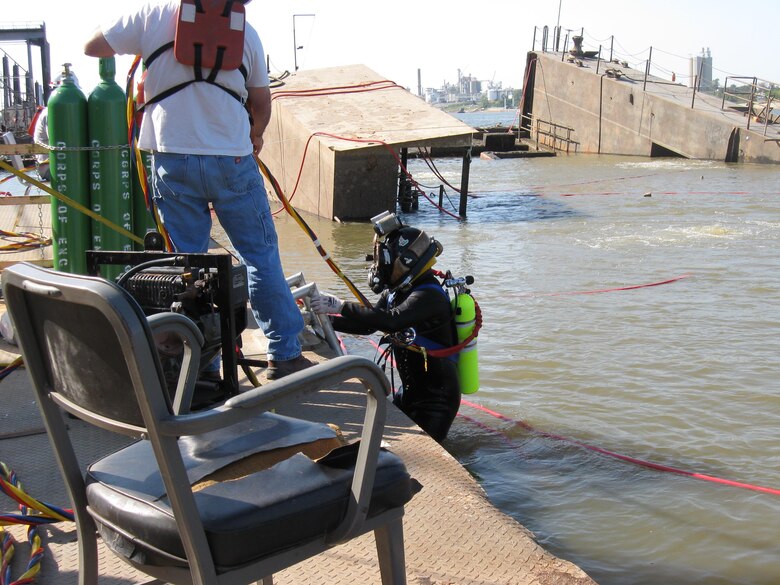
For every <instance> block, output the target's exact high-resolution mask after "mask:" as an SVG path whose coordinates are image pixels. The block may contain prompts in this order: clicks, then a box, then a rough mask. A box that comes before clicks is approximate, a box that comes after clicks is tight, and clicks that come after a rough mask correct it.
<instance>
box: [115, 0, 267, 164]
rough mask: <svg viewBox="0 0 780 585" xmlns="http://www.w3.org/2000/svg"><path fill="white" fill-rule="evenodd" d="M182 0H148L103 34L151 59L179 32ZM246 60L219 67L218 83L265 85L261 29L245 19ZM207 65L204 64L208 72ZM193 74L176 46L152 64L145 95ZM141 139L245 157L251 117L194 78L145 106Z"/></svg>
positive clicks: (159, 147) (143, 144) (165, 148)
mask: <svg viewBox="0 0 780 585" xmlns="http://www.w3.org/2000/svg"><path fill="white" fill-rule="evenodd" d="M179 4H180V1H179V0H165V1H162V2H159V3H150V4H147V5H145V6H144V7H142V8H140V9H139V10H138V11H137V12H134V13H132V14H127V15H125V16H122V17H121V18H119V19H118V20H116V21H115V22H112V23H109V24H107V25H105V26H104V27H103V28H102V29H101V30H102V33H103V36H104V37H105V38H106V41H108V44H109V45H111V48H112V49H114V51H116V52H117V53H118V54H120V55H141V56H142V57H143V58H144V59H148V58H149V57H150V56H151V55H152V53H154V52H155V51H156V50H157V49H159V48H160V47H162V46H163V45H165V44H166V43H169V42H171V41H172V40H173V39H174V36H175V34H176V21H177V19H178V10H179ZM243 65H244V67H245V68H246V70H247V78H246V80H244V76H243V75H242V73H241V72H240V71H239V70H233V71H220V72H219V75H217V79H216V82H217V83H219V84H220V85H223V86H225V87H227V88H229V89H231V90H232V91H234V92H236V93H237V94H238V95H240V96H241V97H242V98H243V99H244V100H246V97H247V95H248V92H247V89H246V88H247V87H267V86H268V84H269V80H268V71H267V70H266V65H265V52H264V51H263V44H262V42H261V41H260V37H259V36H258V34H257V31H256V30H255V29H254V28H252V26H250V25H249V23H247V25H246V32H245V39H244V58H243ZM209 73H210V70H209V69H205V68H204V69H203V77H204V78H205V77H208V75H209ZM193 78H194V72H193V68H192V67H191V66H189V65H182V64H181V63H179V62H178V61H176V58H175V57H174V54H173V49H169V50H167V51H165V52H163V53H161V54H160V55H159V56H158V57H157V58H156V59H155V60H154V62H153V63H152V64H151V65H150V67H149V70H148V72H147V76H146V81H145V83H144V85H145V87H144V95H145V96H146V98H147V99H150V98H152V97H154V96H156V95H159V94H160V93H162V92H163V91H165V90H166V89H169V88H171V87H173V86H175V85H178V84H180V83H184V82H185V81H188V80H191V79H193ZM138 144H139V146H140V148H141V149H143V150H150V151H159V152H171V153H180V154H208V155H225V156H246V155H248V154H251V153H252V150H253V148H252V140H251V138H250V136H249V116H248V114H247V112H246V109H245V108H244V106H243V105H242V104H241V103H240V102H239V101H238V100H237V99H236V98H235V97H233V96H232V95H230V94H229V93H227V92H226V91H224V90H223V89H221V88H219V87H215V86H213V85H211V84H209V83H205V82H196V83H193V84H191V85H189V86H187V87H186V88H184V89H183V90H181V91H178V92H176V93H175V94H173V95H171V96H168V97H167V98H165V99H163V100H162V101H160V102H158V103H155V104H152V105H150V106H148V107H147V108H146V109H145V110H144V119H143V123H142V124H141V132H140V136H139V140H138Z"/></svg>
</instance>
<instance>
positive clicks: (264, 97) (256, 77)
mask: <svg viewBox="0 0 780 585" xmlns="http://www.w3.org/2000/svg"><path fill="white" fill-rule="evenodd" d="M246 3H248V0H247V1H245V2H221V3H219V2H216V0H195V1H194V3H193V2H192V1H190V0H187V1H184V0H182V1H180V0H160V1H157V2H154V1H152V2H149V3H148V4H146V5H144V6H143V7H141V8H139V9H138V10H136V11H135V12H132V13H128V14H125V15H123V16H121V17H119V18H118V19H117V20H115V21H113V22H110V23H108V24H106V25H104V26H103V27H102V28H100V29H98V30H97V31H95V33H94V34H93V36H92V38H91V39H89V41H88V42H87V43H86V45H85V47H84V52H85V53H86V54H87V55H89V56H91V57H110V56H113V55H115V54H120V55H141V56H142V57H143V59H144V63H145V65H146V67H147V70H146V79H145V88H144V94H145V102H146V108H145V111H144V117H143V123H142V124H141V131H140V138H139V146H140V148H141V149H143V150H147V151H150V152H151V153H152V161H153V175H152V189H153V193H154V201H155V204H156V205H157V208H158V210H159V212H160V216H161V218H162V221H163V224H164V226H165V229H166V230H167V231H168V234H169V236H170V238H171V240H172V242H173V245H174V247H175V249H176V251H178V252H190V253H193V252H194V253H203V252H207V251H208V244H209V236H210V233H211V214H210V211H209V203H211V204H212V206H213V207H214V210H215V212H216V214H217V217H218V219H219V222H220V224H221V225H222V227H223V228H224V229H225V232H226V233H227V235H228V237H229V238H230V241H231V243H232V245H233V247H234V248H235V249H236V251H237V252H238V254H239V255H240V257H241V260H242V261H243V262H244V263H245V264H246V266H247V271H248V274H249V298H250V303H251V305H252V310H253V313H254V316H255V319H256V320H257V322H258V323H259V325H260V327H261V328H262V330H263V332H264V333H265V335H266V337H267V338H268V371H267V375H268V379H270V380H275V379H278V378H281V377H283V376H286V375H287V374H290V373H292V372H295V371H298V370H301V369H304V368H306V367H309V366H310V365H312V362H310V361H309V360H308V359H306V358H305V357H303V356H302V355H301V345H300V342H299V341H298V333H299V332H300V331H301V330H302V329H303V318H302V316H301V313H300V310H299V309H298V307H297V305H296V303H295V300H294V299H293V297H292V293H291V292H290V289H289V286H288V285H287V283H286V281H285V276H284V272H283V270H282V264H281V259H280V257H279V248H278V240H277V235H276V229H275V227H274V223H273V217H272V215H271V211H270V208H269V204H268V198H267V195H266V191H265V187H264V183H263V178H262V175H261V174H260V171H259V169H258V167H257V164H256V162H255V160H254V157H253V156H252V153H253V152H254V153H259V152H260V150H261V149H262V147H263V132H264V130H265V128H266V126H267V125H268V122H269V120H270V118H271V91H270V89H269V79H268V72H267V70H266V64H265V53H264V51H263V45H262V43H261V41H260V37H259V36H258V34H257V31H255V29H254V28H253V27H252V26H250V25H249V24H248V23H246V24H245V23H244V20H243V14H244V11H243V6H241V4H246ZM217 4H219V5H220V6H219V10H217V11H216V12H215V8H216V5H217ZM234 4H237V5H239V6H238V8H239V9H240V10H238V11H237V10H235V8H234V6H233V5H234ZM223 6H224V11H225V14H228V15H229V16H230V18H222V19H221V20H219V18H218V17H219V14H220V12H222V10H223ZM180 7H181V10H182V18H181V19H180V17H179V10H180ZM204 7H205V8H206V12H209V10H210V11H211V12H210V16H213V15H214V14H216V15H217V16H216V17H214V18H213V21H209V22H208V23H207V24H208V25H207V26H206V27H204V26H203V24H204V21H203V20H200V21H198V20H196V19H198V18H202V17H203V9H204ZM231 10H232V12H231ZM190 19H191V20H192V23H194V24H196V25H197V24H199V25H200V29H197V28H196V29H192V28H190V29H184V30H188V31H189V32H188V33H187V36H186V42H185V41H183V40H181V39H179V38H177V35H180V36H181V37H182V38H184V37H185V35H184V34H182V33H181V32H179V30H177V27H179V26H180V24H181V22H180V21H186V22H184V24H185V25H187V24H188V23H189V21H190ZM223 21H224V22H227V23H228V24H227V26H226V27H225V26H224V25H222V26H223V28H224V29H225V30H224V31H222V32H224V34H226V35H227V37H226V38H228V42H227V44H228V45H229V44H230V42H233V43H234V45H235V38H236V37H235V35H234V32H235V30H236V27H235V25H236V23H238V24H239V25H244V24H245V29H244V32H243V41H241V38H240V37H239V41H238V42H239V43H241V42H243V48H242V47H241V46H240V45H239V46H238V47H237V49H236V47H235V46H233V47H232V50H233V54H234V55H235V52H236V50H237V51H238V59H239V60H240V63H241V65H240V67H239V68H233V69H229V68H228V67H223V68H220V64H221V63H223V57H222V56H220V54H221V53H220V51H217V56H216V60H215V59H214V55H213V54H212V55H209V54H208V53H205V54H204V53H203V52H202V47H203V46H206V47H207V48H208V47H209V46H213V42H212V41H211V40H206V41H205V42H201V39H199V38H197V37H198V35H199V34H206V36H208V35H211V34H212V33H213V32H214V31H215V30H217V29H219V26H220V23H223ZM204 28H205V29H206V33H203V32H198V30H200V31H203V30H204ZM193 30H195V32H194V33H193V32H192V31H193ZM222 32H218V34H222ZM231 35H232V36H231ZM174 39H176V40H177V46H176V48H175V49H174V47H173V43H174ZM230 39H233V40H232V41H231V40H230ZM210 43H211V45H210ZM179 44H181V48H182V49H183V50H184V51H185V53H186V52H187V51H188V50H189V51H190V52H194V54H195V65H194V66H193V64H192V63H190V64H185V62H186V60H187V59H186V58H182V56H181V55H180V49H179ZM228 50H231V47H230V46H228ZM242 55H243V56H242ZM229 56H230V53H228V57H229ZM180 61H182V62H180ZM210 62H214V65H213V67H212V68H211V69H209V68H207V65H208V64H209V63H210ZM250 114H251V116H250Z"/></svg>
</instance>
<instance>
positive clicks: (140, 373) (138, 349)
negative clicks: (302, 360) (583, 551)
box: [2, 264, 420, 585]
mask: <svg viewBox="0 0 780 585" xmlns="http://www.w3.org/2000/svg"><path fill="white" fill-rule="evenodd" d="M2 281H3V282H2V284H3V294H4V295H5V300H6V304H7V307H8V311H9V313H10V314H11V317H12V319H13V322H14V325H15V327H16V335H17V338H18V341H19V345H20V347H21V349H22V353H23V355H24V361H25V364H26V366H27V369H28V371H29V373H30V376H31V378H32V382H33V387H34V390H35V393H36V398H37V401H38V404H39V406H40V410H41V413H42V415H43V418H44V422H45V425H46V429H47V432H48V434H49V437H50V440H51V445H52V448H53V450H54V453H55V456H56V458H57V461H58V464H59V466H60V470H61V472H62V475H63V477H64V479H65V483H66V486H67V489H68V492H69V495H70V498H71V501H72V504H73V511H74V514H75V517H76V523H77V530H78V539H79V554H80V571H79V583H80V584H82V585H86V584H94V583H97V578H98V574H97V572H98V569H97V538H96V532H97V533H99V534H100V536H101V537H102V539H103V542H104V543H105V544H106V545H107V546H108V548H109V549H111V550H112V551H113V552H114V553H116V554H117V555H119V556H120V557H121V558H122V559H123V560H125V561H127V562H128V563H129V564H131V565H132V566H134V567H135V568H137V569H138V570H140V571H142V572H144V573H146V574H147V575H149V576H151V577H152V578H154V579H157V580H160V581H163V582H167V583H175V584H178V583H195V584H198V585H215V584H229V583H230V584H233V583H235V584H238V583H251V582H262V583H263V584H270V583H272V582H273V579H272V574H273V573H275V572H278V571H280V570H281V569H283V568H285V567H288V566H291V565H293V564H295V563H298V562H300V561H302V560H304V559H306V558H309V557H312V556H314V555H316V554H318V553H320V552H322V551H325V550H327V549H329V548H331V547H333V546H335V545H337V544H339V543H342V542H345V541H347V540H349V539H351V538H353V537H355V536H358V535H360V534H363V533H365V532H368V531H373V532H374V535H375V539H376V546H377V552H378V557H379V567H380V572H381V576H382V583H383V584H385V585H389V584H403V583H405V582H406V576H405V566H404V549H403V529H402V522H401V521H402V516H403V512H404V505H405V504H406V503H407V502H408V501H409V500H410V499H411V498H412V496H413V495H414V493H416V492H417V491H418V490H419V487H420V486H419V484H418V483H417V482H416V481H415V480H414V479H412V478H410V477H409V474H408V473H407V471H406V468H405V467H404V465H403V462H402V461H401V460H400V459H399V458H398V457H396V456H395V455H393V454H391V453H389V452H387V451H385V450H383V449H380V441H381V438H382V433H383V427H384V418H385V407H386V403H387V400H386V398H385V395H386V392H387V390H388V382H387V378H386V377H385V376H384V374H383V373H382V371H381V370H380V369H379V368H378V367H377V366H376V365H375V364H374V363H373V362H371V361H370V360H367V359H364V358H360V357H355V356H345V357H339V358H335V359H333V360H330V361H328V362H325V363H324V364H320V365H317V366H315V367H312V368H309V369H307V370H305V371H302V372H297V373H295V374H292V375H290V376H288V377H286V378H284V379H282V380H279V381H276V382H274V383H271V384H268V385H266V386H263V387H260V388H255V389H252V390H249V391H247V392H246V393H243V394H240V395H238V396H235V397H233V398H231V399H229V400H228V401H227V402H225V403H224V404H223V405H220V406H217V407H214V408H212V409H208V410H203V411H198V412H194V413H190V412H188V398H187V396H188V395H189V396H191V390H192V388H191V386H192V385H193V384H194V383H195V379H196V377H197V375H196V373H197V372H196V370H197V364H198V361H199V355H198V354H199V349H198V343H199V338H198V335H199V333H198V330H197V327H195V325H194V324H193V323H192V322H191V321H189V320H188V319H187V318H186V317H183V316H181V315H175V314H169V315H167V316H165V317H162V318H159V319H157V320H156V321H157V322H156V323H153V325H154V329H155V330H156V331H161V330H166V329H173V330H176V331H178V333H179V334H180V335H181V336H182V338H183V339H184V341H185V345H186V346H188V351H189V352H191V353H190V354H189V358H188V359H186V360H185V368H184V369H185V370H186V371H184V372H183V374H182V379H181V381H180V383H179V385H178V387H177V389H176V395H175V396H173V397H171V396H169V395H168V391H167V390H166V386H165V380H164V378H163V374H162V371H161V367H160V363H159V360H158V358H157V354H156V350H155V343H154V339H153V332H152V329H153V328H152V327H150V325H149V322H148V321H147V318H146V317H145V316H144V314H143V313H142V311H141V309H140V307H139V306H138V304H137V303H136V302H135V300H134V299H133V298H132V297H130V296H129V294H128V293H127V292H126V291H125V290H124V289H122V288H120V287H118V286H117V285H115V284H113V283H111V282H108V281H106V280H102V279H98V278H92V277H86V276H77V275H70V274H63V273H58V272H53V271H51V270H46V269H43V268H40V267H37V266H33V265H31V264H17V265H15V266H12V267H10V268H7V269H6V270H5V271H4V272H3V278H2ZM350 378H358V379H359V380H361V381H362V383H363V386H364V387H365V389H366V396H367V407H366V412H365V418H364V425H363V433H362V437H361V440H360V442H359V443H357V444H354V445H349V446H344V447H340V448H337V449H335V450H334V451H332V452H330V453H329V454H328V455H327V456H325V457H324V458H322V459H318V460H317V461H314V460H312V459H310V458H309V457H307V456H306V455H303V454H301V453H298V454H296V455H293V456H291V457H289V458H287V459H285V460H283V461H281V462H279V463H276V464H275V465H272V466H271V467H267V468H264V469H260V470H256V469H255V470H253V471H251V472H249V473H248V474H244V475H241V474H239V475H237V476H236V478H235V479H233V480H232V481H204V480H209V479H210V478H212V477H214V476H213V474H214V473H215V472H216V471H218V470H224V469H225V466H226V465H228V464H233V463H236V462H243V461H247V457H250V456H257V455H258V454H262V453H264V452H265V453H267V454H269V455H272V454H273V453H278V452H279V450H280V449H283V448H286V447H290V446H293V445H300V444H314V442H316V441H318V440H324V439H329V438H330V439H332V438H333V436H334V431H333V430H332V429H330V428H329V427H328V426H327V425H325V424H320V423H313V422H308V421H302V420H297V419H292V418H288V417H283V416H279V415H276V414H273V413H271V412H269V411H270V410H272V409H274V408H275V407H277V406H279V405H281V404H282V403H283V402H284V401H286V400H288V399H289V398H291V397H296V399H298V400H300V396H301V395H302V394H305V393H310V392H316V391H318V390H320V389H324V388H329V387H332V385H333V384H335V383H338V382H341V381H344V380H347V379H350ZM61 409H62V410H65V411H67V412H68V413H71V414H72V415H74V416H76V417H78V418H80V419H82V420H83V421H86V422H87V423H90V424H93V425H96V426H98V427H100V428H102V429H105V430H107V431H112V432H115V433H120V434H123V435H127V436H131V437H135V438H138V439H139V440H138V441H137V442H134V443H132V444H130V445H129V446H128V447H126V448H124V449H121V450H119V451H118V452H116V453H113V454H111V455H108V456H106V457H104V458H102V459H100V460H99V461H97V462H94V463H92V464H91V465H89V466H88V468H87V471H86V476H85V475H83V474H82V471H81V470H80V467H79V461H78V460H77V457H76V454H75V451H74V448H73V445H72V444H71V442H70V440H69V435H68V431H67V428H66V426H65V424H64V419H63V416H62V411H61ZM293 450H294V449H293ZM194 484H200V485H198V486H196V487H193V485H194ZM204 486H205V487H204Z"/></svg>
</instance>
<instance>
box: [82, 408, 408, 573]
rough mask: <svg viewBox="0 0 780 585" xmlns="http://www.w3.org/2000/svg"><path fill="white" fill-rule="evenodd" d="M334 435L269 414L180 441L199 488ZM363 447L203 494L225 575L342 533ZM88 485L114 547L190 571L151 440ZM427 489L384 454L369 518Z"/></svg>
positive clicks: (201, 503) (94, 469)
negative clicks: (272, 454) (221, 474)
mask: <svg viewBox="0 0 780 585" xmlns="http://www.w3.org/2000/svg"><path fill="white" fill-rule="evenodd" d="M334 435H335V432H334V431H333V430H332V429H330V428H329V427H328V426H327V425H324V424H320V423H311V422H308V421H301V420H297V419H292V418H288V417H283V416H279V415H275V414H272V413H265V414H263V415H262V416H259V417H256V418H253V419H251V420H248V421H243V422H241V423H238V424H236V425H233V426H231V427H227V428H223V429H220V430H218V431H215V432H212V433H208V434H204V435H200V436H197V437H182V438H181V439H179V448H180V451H181V453H182V457H183V460H184V464H185V467H186V469H187V474H188V478H189V481H190V484H191V485H192V484H194V483H197V482H198V481H200V480H201V479H203V478H204V477H206V476H207V475H209V474H211V473H213V472H214V471H217V470H218V469H220V468H222V467H223V466H225V465H227V464H229V463H233V462H236V461H239V460H241V459H243V458H245V457H248V456H250V455H253V454H256V453H258V452H262V451H268V450H271V449H277V448H282V447H288V446H290V445H295V444H301V443H307V442H310V441H316V440H319V439H322V438H330V437H333V436H334ZM280 438H281V440H280ZM357 447H358V445H357V444H353V445H348V446H345V447H342V448H338V449H336V450H334V451H333V452H331V453H330V454H329V455H327V456H326V457H324V458H322V459H320V460H319V461H318V462H315V461H312V460H311V459H309V458H308V457H306V456H305V455H302V454H300V453H299V454H296V455H293V456H292V457H290V458H289V459H286V460H284V461H282V462H280V463H277V464H276V465H274V466H272V467H270V468H268V469H264V470H261V471H257V472H254V473H250V474H249V475H246V476H244V477H241V478H239V479H236V480H232V481H225V482H219V483H215V484H211V485H208V486H207V487H205V488H203V489H202V490H199V491H196V492H195V494H194V498H195V504H196V506H197V508H198V511H199V513H200V516H201V519H202V521H203V525H204V528H205V531H206V535H207V538H208V541H209V546H210V548H211V550H212V554H213V556H214V561H215V564H216V565H217V567H219V568H222V569H225V568H229V567H236V566H239V565H243V564H245V563H248V562H251V561H254V560H257V559H259V558H263V557H265V556H268V555H271V554H274V553H277V552H280V551H282V550H284V549H287V548H290V547H292V546H294V545H297V544H301V543H305V542H310V541H314V540H316V539H318V538H323V537H324V536H325V535H326V534H327V533H328V532H330V531H332V530H334V529H335V528H336V527H337V526H338V525H339V523H340V521H341V519H342V518H343V517H344V515H345V513H346V509H347V503H348V500H349V494H350V486H351V482H352V476H353V471H354V462H355V456H356V454H357ZM206 455H208V457H207V456H206ZM86 483H87V500H88V503H89V507H90V512H91V513H92V514H93V516H94V517H95V520H96V522H97V524H98V529H99V531H100V533H101V536H102V537H103V540H104V541H105V543H106V545H107V546H108V547H109V548H110V549H112V550H113V551H114V552H115V553H117V554H119V555H121V556H124V557H125V558H127V559H128V560H131V561H132V562H134V563H138V564H141V565H171V564H172V558H171V557H173V560H175V559H178V561H177V562H175V564H181V565H182V566H185V565H186V557H185V553H184V547H183V546H182V542H181V539H180V538H179V529H178V527H177V525H176V520H175V518H174V516H173V512H172V510H171V507H170V503H169V501H168V499H167V495H166V490H165V487H164V484H163V481H162V478H161V477H160V473H159V470H158V466H157V463H156V461H155V456H154V453H153V452H152V447H151V444H150V443H149V441H139V442H137V443H134V444H132V445H130V446H128V447H126V448H124V449H121V450H120V451H117V452H116V453H113V454H111V455H108V456H107V457H104V458H103V459H101V460H99V461H97V462H95V463H94V464H92V465H91V466H90V467H89V469H88V470H87V475H86ZM420 487H421V486H420V484H419V483H417V482H416V481H415V480H414V479H412V478H411V477H410V476H409V474H408V473H407V471H406V468H405V466H404V464H403V462H402V461H401V459H400V458H398V457H396V456H395V455H393V454H392V453H389V452H387V451H384V450H382V451H380V454H379V461H378V465H377V473H376V478H375V481H374V489H373V492H372V498H371V504H370V508H369V517H372V516H375V515H377V514H380V513H382V512H385V511H387V510H389V509H392V508H398V507H401V506H403V505H404V504H405V503H406V502H408V501H409V500H410V499H411V498H412V496H413V495H414V494H415V493H417V491H419V489H420ZM127 535H133V536H132V537H128V536H127Z"/></svg>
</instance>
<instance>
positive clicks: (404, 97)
mask: <svg viewBox="0 0 780 585" xmlns="http://www.w3.org/2000/svg"><path fill="white" fill-rule="evenodd" d="M272 99H273V113H272V118H271V122H270V124H269V125H268V128H267V130H266V132H265V135H264V138H265V143H264V146H263V151H262V153H261V158H262V159H263V162H265V164H266V165H267V166H268V168H269V169H270V171H271V173H273V175H274V176H275V177H276V179H277V180H278V181H279V183H280V185H281V187H282V189H283V191H284V194H285V196H287V197H288V198H292V204H293V205H294V206H295V208H296V209H298V210H301V211H305V212H309V213H313V214H316V215H319V216H321V217H326V218H329V219H336V220H365V219H369V218H371V217H373V216H374V215H376V214H378V213H381V212H382V211H386V210H393V209H395V205H396V200H397V196H398V190H399V171H400V163H401V161H402V154H403V151H404V149H408V148H411V147H424V148H431V147H435V146H458V147H462V148H463V151H464V152H467V149H468V148H469V147H470V145H471V141H472V133H473V132H474V129H473V128H471V127H470V126H468V125H467V124H464V123H462V122H461V121H459V120H458V119H456V118H454V117H453V116H450V115H449V114H447V113H445V112H442V111H440V110H438V109H437V108H434V107H432V106H430V105H428V104H426V103H425V102H424V101H423V100H422V99H420V98H418V97H416V96H414V95H412V94H411V93H409V92H408V91H407V90H406V89H404V88H402V87H400V86H398V85H397V84H395V83H394V82H392V81H390V80H388V79H386V78H384V77H382V76H381V75H379V74H378V73H376V72H374V71H372V70H371V69H369V68H367V67H365V66H363V65H348V66H343V67H333V68H328V69H319V70H311V71H298V72H296V73H295V74H293V75H291V76H290V77H288V78H286V79H284V80H283V84H282V85H280V86H278V87H275V88H272ZM464 160H465V159H464Z"/></svg>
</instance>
